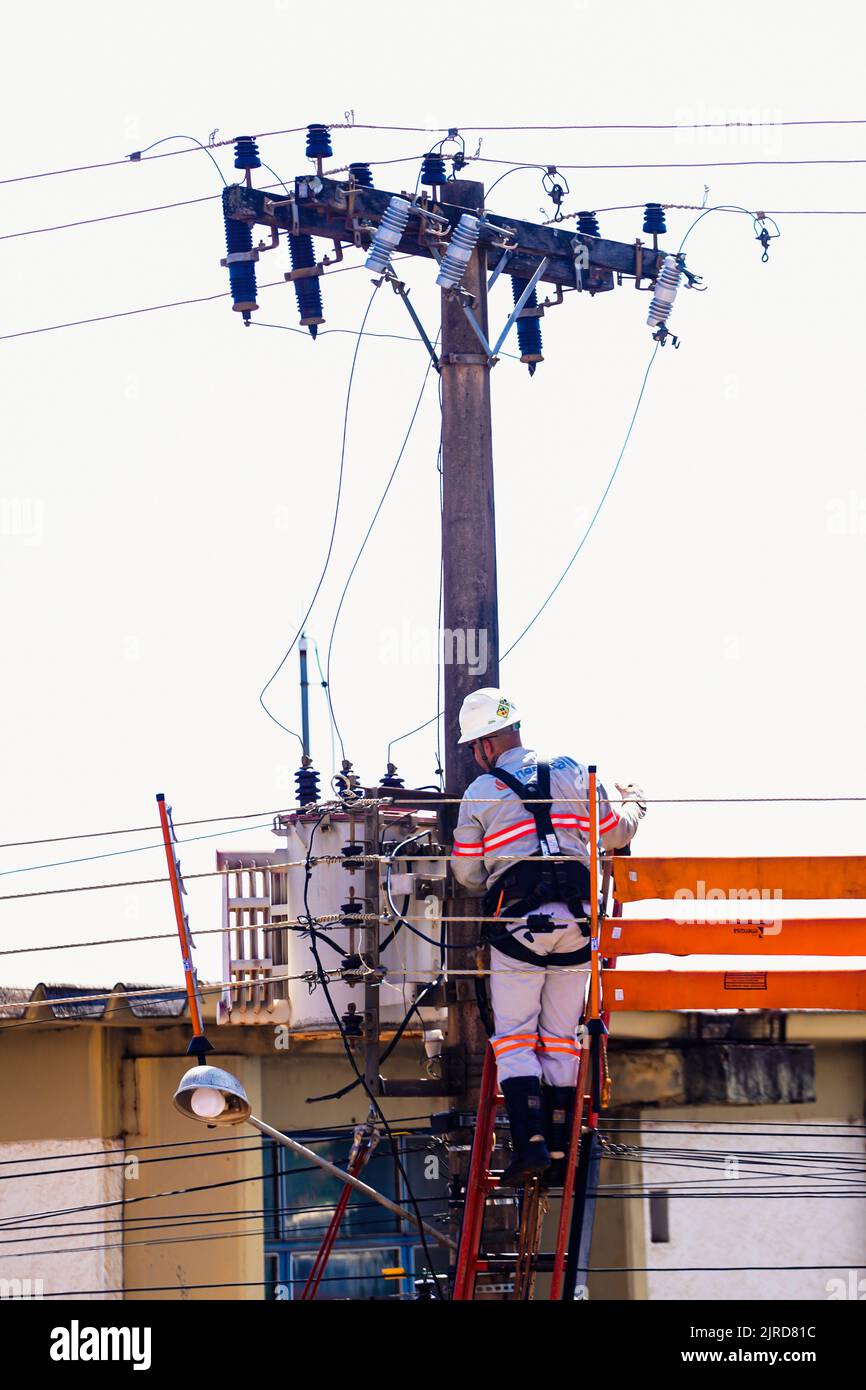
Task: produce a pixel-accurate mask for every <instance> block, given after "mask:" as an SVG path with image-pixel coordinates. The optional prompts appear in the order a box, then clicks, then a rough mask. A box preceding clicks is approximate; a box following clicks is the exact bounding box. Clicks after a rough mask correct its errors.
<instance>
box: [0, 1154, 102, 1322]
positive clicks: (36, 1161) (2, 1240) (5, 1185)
mask: <svg viewBox="0 0 866 1390" xmlns="http://www.w3.org/2000/svg"><path fill="white" fill-rule="evenodd" d="M106 1150H107V1152H106ZM64 1170H66V1171H64ZM123 1173H124V1166H123V1144H122V1142H121V1141H119V1140H110V1139H109V1140H105V1139H103V1138H102V1137H101V1136H100V1137H96V1138H94V1137H92V1136H86V1137H81V1136H79V1137H77V1138H72V1137H71V1136H70V1137H69V1138H65V1139H42V1140H31V1141H27V1142H24V1143H5V1144H0V1223H2V1228H3V1229H0V1281H2V1282H0V1289H2V1290H3V1291H4V1293H5V1294H6V1295H7V1296H8V1294H9V1293H10V1292H11V1291H13V1290H15V1289H16V1288H17V1286H16V1284H15V1282H14V1281H16V1280H24V1281H26V1280H30V1281H32V1282H31V1285H30V1287H31V1289H33V1290H36V1289H37V1288H38V1286H39V1284H38V1281H41V1290H42V1293H43V1294H45V1295H47V1294H61V1293H65V1294H66V1295H67V1296H68V1297H70V1298H81V1299H119V1298H121V1297H122V1294H121V1292H120V1290H121V1289H122V1286H123V1227H122V1224H121V1214H122V1209H123V1208H122V1200H123V1187H124V1178H123ZM64 1208H66V1209H67V1211H66V1213H65V1214H64V1211H63V1209H64ZM81 1208H87V1210H81ZM50 1213H56V1214H55V1215H51V1214H50ZM7 1223H13V1224H14V1226H15V1228H16V1229H15V1230H14V1231H13V1230H10V1229H9V1228H8V1224H7Z"/></svg>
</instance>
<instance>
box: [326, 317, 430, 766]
mask: <svg viewBox="0 0 866 1390" xmlns="http://www.w3.org/2000/svg"><path fill="white" fill-rule="evenodd" d="M438 343H439V334H438V333H437V335H436V341H435V343H434V348H435V347H436V346H437V345H438ZM432 366H433V362H432V359H428V361H427V366H426V368H425V370H424V376H423V378H422V380H421V389H420V391H419V392H418V397H417V399H416V401H415V406H414V409H413V411H412V415H411V418H410V420H409V425H408V428H407V430H406V433H405V435H404V436H403V442H402V444H401V445H400V449H399V452H398V454H397V457H396V459H395V460H394V466H393V468H392V469H391V472H390V474H389V476H388V481H387V482H386V484H385V487H384V490H383V492H382V495H381V497H380V498H379V502H378V504H377V506H376V510H375V511H374V513H373V515H372V517H371V519H370V524H369V525H368V527H367V530H366V532H365V533H364V539H363V540H362V541H361V544H360V546H359V547H358V552H357V554H356V556H355V559H354V560H353V562H352V568H351V569H350V570H349V573H348V576H347V578H346V582H345V584H344V585H343V589H342V592H341V594H340V598H339V601H338V603H337V609H336V612H335V613H334V621H333V623H332V625H331V632H330V636H329V638H328V651H327V655H326V657H325V693H326V695H327V699H328V707H329V709H330V712H331V718H332V720H333V723H334V728H335V730H336V733H337V739H338V740H339V744H340V750H341V753H342V755H343V757H345V748H344V747H343V738H342V735H341V733H340V728H339V725H338V724H337V718H336V715H335V714H334V702H333V693H332V685H331V655H332V652H333V647H334V635H335V633H336V631H337V624H338V622H339V620H340V613H341V612H342V609H343V604H344V602H345V599H346V595H347V594H348V592H349V586H350V585H351V583H352V579H353V577H354V574H355V571H356V569H357V568H358V565H359V563H360V561H361V556H362V555H363V554H364V551H365V549H366V546H367V542H368V541H369V539H370V536H371V535H372V534H373V528H374V526H375V525H376V522H377V520H378V517H379V513H380V512H381V510H382V508H383V506H384V505H385V501H386V499H387V496H388V493H389V492H390V490H391V484H392V483H393V481H394V479H395V478H396V476H397V470H398V469H399V467H400V464H401V462H402V459H403V455H404V454H405V452H406V447H407V445H408V443H409V439H410V437H411V435H412V430H413V429H414V426H415V421H416V420H417V418H418V412H419V410H420V409H421V402H422V400H423V398H424V392H425V390H426V389H427V382H428V380H429V378H430V372H431V369H432Z"/></svg>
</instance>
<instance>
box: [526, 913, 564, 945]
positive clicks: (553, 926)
mask: <svg viewBox="0 0 866 1390" xmlns="http://www.w3.org/2000/svg"><path fill="white" fill-rule="evenodd" d="M561 930H562V927H561V924H560V923H558V922H556V921H555V920H554V918H553V917H551V915H550V913H549V912H531V913H530V914H529V916H528V917H527V919H526V933H525V934H526V940H527V941H534V940H535V937H534V936H533V934H532V933H533V932H537V933H538V935H539V936H545V935H548V934H549V933H550V932H555V931H561Z"/></svg>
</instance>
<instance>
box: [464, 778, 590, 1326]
mask: <svg viewBox="0 0 866 1390" xmlns="http://www.w3.org/2000/svg"><path fill="white" fill-rule="evenodd" d="M589 805H590V813H589V814H590V874H591V880H592V892H591V908H592V932H591V950H592V957H591V962H592V963H591V975H590V996H589V1009H588V1017H587V1023H586V1026H585V1028H584V1030H583V1036H582V1040H581V1049H580V1063H579V1067H578V1077H577V1103H576V1105H575V1107H574V1122H573V1125H572V1130H571V1137H570V1142H569V1146H568V1154H567V1155H566V1167H565V1179H564V1182H563V1188H562V1201H561V1205H560V1211H559V1219H558V1222H557V1233H556V1248H555V1250H554V1252H553V1256H552V1261H551V1258H550V1257H549V1256H540V1255H539V1249H538V1245H539V1241H540V1237H541V1224H542V1222H541V1216H542V1215H543V1212H542V1210H541V1188H540V1184H539V1181H538V1179H534V1180H533V1181H532V1182H530V1183H527V1185H526V1187H525V1189H524V1192H523V1198H522V1204H521V1223H520V1236H519V1242H518V1250H517V1252H516V1254H515V1255H513V1256H512V1255H485V1254H483V1253H482V1250H481V1244H482V1239H483V1235H484V1212H485V1209H486V1206H487V1201H488V1198H489V1197H490V1195H491V1194H492V1193H493V1192H494V1191H496V1190H497V1189H498V1187H499V1177H498V1175H497V1174H496V1173H494V1172H491V1170H490V1159H491V1155H492V1153H493V1149H494V1143H495V1126H496V1115H497V1111H498V1109H499V1106H500V1105H501V1104H502V1095H501V1094H500V1091H499V1087H498V1085H497V1080H496V1060H495V1058H494V1056H493V1049H492V1048H490V1047H488V1049H487V1052H486V1054H485V1057H484V1070H483V1073H482V1077H481V1093H480V1096H479V1100H478V1114H477V1119H476V1124H475V1132H474V1137H473V1142H472V1152H471V1155H470V1159H469V1172H468V1174H467V1179H466V1197H465V1202H464V1208H463V1221H462V1224H461V1228H460V1239H459V1243H458V1247H457V1262H456V1268H455V1273H454V1285H453V1291H452V1295H451V1297H452V1299H453V1300H455V1301H457V1302H461V1301H470V1300H472V1299H474V1298H475V1297H476V1282H477V1279H478V1275H479V1274H488V1273H492V1272H493V1271H494V1270H501V1269H502V1268H503V1266H507V1265H510V1264H513V1265H514V1283H513V1287H512V1298H514V1299H526V1298H531V1297H532V1295H533V1291H534V1283H535V1274H536V1273H537V1272H540V1271H541V1270H542V1269H544V1271H545V1272H547V1271H549V1272H550V1274H551V1283H550V1294H549V1297H550V1299H551V1300H565V1299H573V1298H574V1297H575V1291H576V1288H577V1285H578V1283H579V1282H584V1281H585V1278H586V1272H587V1266H588V1261H589V1245H590V1241H591V1237H592V1221H593V1215H594V1211H595V1192H596V1189H597V1186H598V1169H599V1164H600V1159H601V1139H600V1137H599V1134H598V1113H599V1109H600V1106H601V1103H602V1093H603V1086H604V1081H603V1073H604V1056H605V1051H606V1041H607V1038H606V1034H607V1029H606V1026H605V1023H604V1020H603V1017H602V1015H601V1009H600V1006H601V977H600V961H599V922H598V797H597V791H596V771H595V768H594V767H591V768H590V769H589ZM581 1274H583V1276H584V1279H583V1280H582V1281H581V1280H579V1275H581ZM479 1292H481V1291H480V1290H479Z"/></svg>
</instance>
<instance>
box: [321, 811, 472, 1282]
mask: <svg viewBox="0 0 866 1390" xmlns="http://www.w3.org/2000/svg"><path fill="white" fill-rule="evenodd" d="M325 814H326V813H323V814H322V815H321V816H320V817H319V819H318V820H317V821H316V824H315V825H314V826H313V829H312V831H311V832H310V842H309V846H308V849H307V865H306V870H305V881H304V906H305V907H306V905H307V890H308V887H309V882H310V878H311V877H312V870H311V867H310V862H311V860H312V857H313V840H314V838H315V835H316V831H317V830H318V828H319V826H320V825H321V823H322V821H323V820H324V818H325ZM316 935H317V933H315V932H313V934H312V936H311V938H310V949H311V950H312V953H313V959H314V961H315V962H316V973H317V974H318V977H319V983H320V984H321V986H322V991H323V993H324V995H325V999H326V1001H327V1004H328V1008H329V1009H330V1011H331V1016H332V1018H333V1020H334V1022H335V1023H336V1025H337V1027H338V1028H339V1030H340V1039H341V1041H342V1044H343V1050H344V1052H345V1054H346V1059H347V1061H348V1063H349V1065H350V1067H351V1068H352V1070H353V1072H354V1073H355V1076H356V1077H357V1078H358V1080H359V1081H360V1083H361V1085H362V1086H363V1088H364V1090H365V1091H366V1093H367V1097H368V1099H369V1101H370V1104H371V1105H372V1107H373V1109H374V1110H375V1111H376V1114H377V1115H378V1116H379V1119H380V1120H381V1122H382V1127H383V1129H384V1130H385V1133H386V1134H387V1136H388V1138H389V1140H390V1142H391V1149H392V1152H393V1154H394V1161H395V1163H396V1165H397V1167H398V1169H399V1170H400V1174H401V1176H402V1178H403V1182H404V1183H405V1184H406V1191H407V1193H408V1195H409V1201H410V1203H411V1205H412V1210H413V1211H414V1213H415V1217H416V1219H417V1221H418V1235H419V1236H420V1238H421V1245H422V1247H423V1250H424V1256H425V1258H426V1260H427V1265H428V1268H429V1270H430V1274H431V1276H432V1279H433V1287H434V1288H435V1290H436V1297H437V1298H438V1299H439V1300H440V1301H444V1299H443V1295H442V1289H441V1287H440V1285H439V1276H438V1274H437V1272H436V1267H435V1265H434V1263H433V1257H432V1255H431V1253H430V1247H429V1246H428V1244H427V1233H426V1232H425V1230H424V1225H423V1218H422V1216H421V1210H420V1208H419V1206H418V1203H417V1201H416V1199H415V1194H414V1192H413V1191H412V1185H411V1183H410V1182H409V1177H408V1174H407V1173H406V1170H405V1168H404V1167H403V1164H402V1162H401V1161H400V1156H399V1154H398V1153H397V1144H396V1142H395V1140H394V1135H393V1133H392V1131H391V1126H390V1125H389V1123H388V1120H387V1118H386V1116H385V1113H384V1111H383V1109H382V1107H381V1105H380V1104H379V1099H378V1097H377V1096H376V1095H375V1093H374V1092H373V1091H372V1090H371V1088H370V1087H369V1086H368V1085H367V1079H366V1077H364V1076H363V1075H362V1074H361V1072H360V1071H359V1070H358V1064H357V1062H356V1061H355V1058H354V1055H353V1053H352V1049H351V1046H350V1045H349V1039H348V1038H347V1036H346V1029H345V1027H344V1025H343V1020H342V1019H341V1018H340V1015H339V1014H338V1012H337V1009H336V1007H335V1005H334V1001H333V999H332V997H331V990H330V987H329V985H328V979H327V976H326V974H325V972H324V970H323V968H322V962H321V959H320V957H319V952H318V948H317V945H316Z"/></svg>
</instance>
